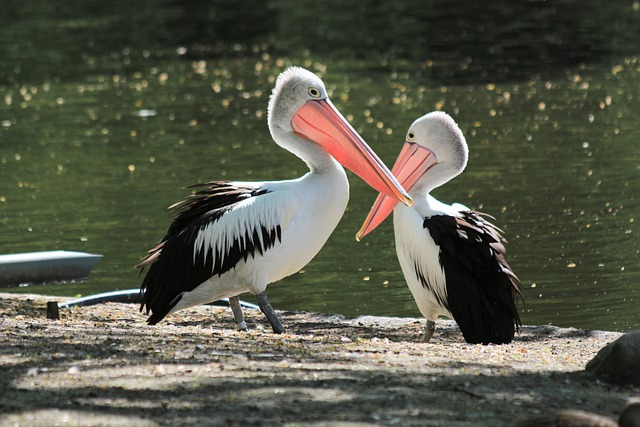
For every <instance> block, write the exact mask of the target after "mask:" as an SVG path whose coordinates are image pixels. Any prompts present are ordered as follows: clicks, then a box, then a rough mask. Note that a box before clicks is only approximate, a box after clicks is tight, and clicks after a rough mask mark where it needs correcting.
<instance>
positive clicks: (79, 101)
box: [0, 0, 640, 331]
mask: <svg viewBox="0 0 640 427" xmlns="http://www.w3.org/2000/svg"><path fill="white" fill-rule="evenodd" d="M183 3H184V4H183ZM379 3H380V2H378V1H373V0H371V1H361V2H357V3H354V4H349V5H345V3H344V2H339V1H337V0H332V1H327V2H312V1H308V0H301V1H298V2H296V4H295V5H292V4H290V2H284V1H272V2H264V1H245V2H240V3H238V2H235V1H217V2H208V1H207V2H204V1H201V2H198V1H194V2H172V1H154V2H152V1H145V2H139V3H138V4H136V7H135V8H133V9H131V5H130V2H124V1H121V0H114V1H111V2H97V1H86V0H82V1H79V0H72V1H64V2H63V1H58V2H51V1H44V0H40V1H29V2H18V1H13V0H9V1H4V2H3V13H2V15H0V24H1V25H0V236H1V237H0V252H2V253H14V252H29V251H37V250H53V249H67V250H80V251H88V252H95V253H101V254H103V255H104V259H103V260H102V262H101V263H100V264H98V266H97V267H96V268H95V269H94V271H93V272H92V274H91V276H90V277H89V279H88V280H87V281H86V282H84V283H71V284H61V285H49V286H31V287H25V288H18V289H13V290H12V291H15V292H35V293H46V294H57V295H87V294H91V293H95V292H101V291H108V290H115V289H128V288H134V287H138V286H139V285H140V282H141V278H139V277H138V274H137V271H135V270H134V269H133V265H134V264H135V263H136V262H137V261H138V260H139V259H140V258H141V257H142V256H143V255H144V254H145V252H146V250H147V249H149V248H150V247H152V246H153V245H155V244H156V243H157V241H158V240H159V239H160V238H161V237H162V236H163V233H164V231H165V230H166V228H167V226H168V224H169V217H168V213H167V211H166V209H165V208H166V207H167V206H169V205H170V204H172V203H173V202H175V201H177V200H179V199H180V198H182V197H183V196H185V195H186V194H187V193H188V191H187V190H184V189H183V187H185V186H187V185H189V184H192V183H195V182H200V181H203V180H212V179H232V180H271V179H288V178H292V177H296V176H300V175H302V174H304V173H305V172H306V170H305V165H304V164H303V163H302V162H301V161H299V160H298V159H297V158H295V157H294V156H293V155H291V154H289V153H287V152H285V151H283V150H281V149H280V148H278V147H277V146H276V145H275V144H274V143H273V142H272V141H271V140H270V137H269V133H268V130H267V125H266V105H267V100H268V96H269V93H270V91H271V88H272V87H273V82H274V80H275V77H276V76H277V75H278V73H279V72H281V71H282V70H283V69H284V68H286V67H287V66H289V65H301V66H304V67H306V68H309V69H311V70H313V71H315V72H317V73H318V74H320V75H321V76H322V77H323V79H324V81H325V83H326V84H327V87H328V88H329V89H330V91H331V92H332V99H333V101H334V103H335V104H336V105H337V106H338V108H339V109H340V110H341V111H342V112H343V113H344V114H345V115H346V116H348V118H349V119H350V120H351V122H352V124H353V125H354V126H355V127H356V129H357V130H358V131H359V132H360V133H361V134H362V135H363V137H364V138H365V139H366V140H367V141H368V142H369V143H370V145H371V146H372V147H373V148H374V149H375V150H376V151H377V152H378V154H379V155H380V157H381V158H382V159H383V160H384V161H385V162H386V163H387V164H389V165H391V164H392V163H393V161H394V159H395V157H396V155H397V153H398V151H399V149H400V146H401V144H402V142H403V138H404V134H405V132H406V129H407V127H408V126H409V125H410V124H411V123H412V122H413V120H414V119H415V118H417V117H418V116H421V115H423V114H425V113H426V112H429V111H432V110H435V109H442V110H444V111H447V112H448V113H450V114H451V115H453V116H454V117H455V118H456V120H457V121H458V123H459V124H460V127H461V128H462V130H463V131H464V133H465V135H466V137H467V141H468V143H469V146H470V156H471V157H470V161H469V165H468V168H467V170H466V172H465V173H464V174H463V175H461V176H460V177H458V178H456V179H455V180H454V181H452V182H450V183H449V184H447V185H446V186H444V187H443V188H440V189H438V190H437V192H436V193H435V195H436V197H438V198H440V199H441V200H442V201H445V202H448V203H452V202H460V203H464V204H466V205H468V206H470V207H472V208H476V209H479V210H482V211H485V212H487V213H490V214H492V215H494V216H495V218H496V220H495V222H496V223H497V224H498V225H499V226H500V227H501V228H502V229H503V230H504V231H505V233H506V236H507V239H508V240H509V245H508V248H507V249H508V251H509V253H508V260H509V262H510V264H511V265H512V267H513V268H514V270H515V271H516V273H517V274H518V275H519V277H520V278H521V279H522V281H523V288H524V289H523V293H524V295H525V297H526V300H527V302H526V305H523V306H521V307H522V311H523V313H522V317H523V321H524V322H525V323H528V324H546V323H552V324H556V325H560V326H575V327H582V328H593V329H596V328H597V329H611V330H621V331H623V330H629V329H632V328H637V327H638V326H639V325H640V320H639V317H638V312H639V310H638V300H639V292H640V291H639V288H638V282H639V281H640V280H639V279H640V261H639V259H640V258H639V253H640V243H639V242H638V238H637V236H638V235H640V224H639V223H640V206H639V204H638V196H637V195H638V194H639V191H640V179H639V178H640V144H639V141H640V119H639V118H638V112H639V111H640V103H639V100H640V52H639V51H638V47H637V46H640V4H639V3H638V2H637V1H635V2H634V1H620V0H613V1H609V2H607V3H606V4H602V3H601V2H596V1H580V2H578V1H568V0H564V1H555V2H539V1H523V2H519V3H517V4H514V2H511V1H506V0H504V1H495V2H491V4H490V5H489V4H486V3H483V2H480V3H478V2H466V1H459V2H456V6H455V7H452V6H451V3H450V2H445V1H444V0H439V1H431V2H417V1H408V2H393V3H384V4H379ZM350 180H351V185H352V196H351V201H350V204H349V208H348V210H347V212H346V213H345V216H344V219H343V221H342V222H341V223H340V225H339V226H338V229H337V230H336V231H335V233H334V235H333V236H332V237H331V239H330V240H329V242H328V243H327V245H326V246H325V247H324V249H323V250H322V252H321V253H320V254H319V255H318V256H317V257H316V258H315V259H314V261H313V262H312V263H311V264H309V265H308V266H307V267H306V268H305V270H304V271H303V272H301V273H300V274H296V275H294V276H292V277H290V278H287V279H285V280H283V281H281V282H279V283H277V284H272V285H271V286H270V287H269V295H270V297H271V299H272V302H273V304H274V306H275V307H277V308H279V309H291V310H313V311H321V312H328V313H342V314H346V315H358V314H378V315H394V316H418V315H419V313H418V310H417V308H416V306H415V303H414V302H413V299H412V297H411V295H410V293H409V291H408V289H407V287H406V285H405V284H404V280H403V277H402V273H401V272H400V269H399V266H398V264H397V260H396V258H395V249H394V246H393V229H392V224H391V222H390V221H389V222H387V223H385V224H384V225H383V226H382V227H380V228H379V229H378V230H376V232H375V233H373V234H372V235H370V236H367V238H366V239H365V241H363V242H361V243H356V241H355V239H354V235H355V233H356V231H357V230H358V228H359V226H360V224H361V223H362V221H363V219H364V217H365V215H366V213H367V212H368V209H369V207H370V204H371V203H372V202H373V200H374V198H375V193H374V191H373V190H371V189H370V188H368V187H367V186H366V184H364V183H363V182H362V181H360V180H359V179H358V178H357V177H355V176H353V175H350ZM245 297H246V299H247V300H249V301H252V297H251V296H248V295H245ZM132 309H133V308H132Z"/></svg>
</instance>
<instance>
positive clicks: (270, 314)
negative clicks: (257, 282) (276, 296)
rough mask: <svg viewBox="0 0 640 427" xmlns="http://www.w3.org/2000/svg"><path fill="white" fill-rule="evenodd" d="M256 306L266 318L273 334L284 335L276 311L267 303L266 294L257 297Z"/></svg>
mask: <svg viewBox="0 0 640 427" xmlns="http://www.w3.org/2000/svg"><path fill="white" fill-rule="evenodd" d="M258 306H259V307H260V310H261V311H262V312H263V313H264V315H265V316H267V320H269V323H271V327H272V328H273V332H274V333H276V334H282V333H284V326H282V322H280V319H279V318H278V315H277V314H276V311H275V310H274V309H273V307H271V303H269V298H267V293H266V292H263V293H261V294H259V295H258Z"/></svg>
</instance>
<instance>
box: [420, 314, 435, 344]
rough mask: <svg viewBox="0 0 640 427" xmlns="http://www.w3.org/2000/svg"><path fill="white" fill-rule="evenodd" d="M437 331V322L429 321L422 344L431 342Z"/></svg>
mask: <svg viewBox="0 0 640 427" xmlns="http://www.w3.org/2000/svg"><path fill="white" fill-rule="evenodd" d="M435 331H436V322H434V321H432V320H429V319H427V329H426V330H425V331H424V335H423V336H422V342H429V341H430V340H431V337H432V336H433V333H434V332H435Z"/></svg>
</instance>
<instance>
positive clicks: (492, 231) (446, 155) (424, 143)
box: [356, 112, 522, 344]
mask: <svg viewBox="0 0 640 427" xmlns="http://www.w3.org/2000/svg"><path fill="white" fill-rule="evenodd" d="M468 152H469V150H468V147H467V143H466V141H465V138H464V136H463V135H462V131H461V130H460V128H459V127H458V125H457V124H456V122H455V121H454V120H453V119H452V118H451V117H450V116H449V115H447V114H446V113H443V112H433V113H429V114H426V115H425V116H422V117H420V118H419V119H417V120H416V121H415V122H413V124H412V125H411V127H410V128H409V131H408V132H407V136H406V141H405V143H404V145H403V147H402V150H401V151H400V154H399V156H398V159H397V160H396V163H395V165H394V166H393V169H392V172H393V173H394V175H395V176H396V177H397V178H398V180H399V181H400V183H401V184H402V185H403V186H404V188H405V189H406V190H407V191H408V192H409V195H410V196H411V197H412V198H413V199H414V201H415V203H414V204H413V206H411V207H405V206H402V205H398V204H397V203H396V201H395V200H394V199H392V198H390V197H387V196H386V194H380V195H379V196H378V198H377V199H376V201H375V202H374V204H373V207H372V208H371V211H370V212H369V215H368V216H367V218H366V219H365V222H364V224H363V225H362V228H361V229H360V231H359V232H358V234H357V235H356V239H357V240H360V239H362V237H364V236H365V235H366V234H367V233H370V232H371V231H372V230H373V229H375V228H376V227H377V226H378V225H379V224H380V223H382V221H384V219H385V218H386V217H387V216H389V214H390V213H391V212H392V211H393V225H394V234H395V241H396V253H397V255H398V260H399V262H400V266H401V268H402V272H403V274H404V277H405V280H406V282H407V285H408V286H409V289H410V290H411V293H412V295H413V298H414V299H415V301H416V304H417V305H418V308H419V310H420V312H421V313H422V315H423V316H424V317H425V318H426V319H427V328H426V331H425V334H424V336H423V338H422V340H423V341H424V342H428V341H429V340H430V339H431V336H432V335H433V333H434V331H435V322H436V319H437V318H438V317H439V316H447V317H450V318H453V319H454V320H455V321H456V322H457V323H458V326H459V327H460V330H461V331H462V334H463V336H464V339H465V340H466V341H467V342H469V343H483V344H489V343H495V344H506V343H510V342H511V341H512V340H513V336H514V330H517V329H518V327H519V326H521V323H520V316H519V315H518V310H517V308H516V305H515V304H516V301H515V299H516V294H518V295H520V297H522V295H521V294H520V289H519V283H520V282H519V280H518V278H517V277H516V276H515V274H514V273H513V271H512V270H511V268H510V267H509V265H508V264H507V262H506V261H505V258H504V255H505V248H504V245H503V243H504V242H505V240H504V238H503V237H502V231H501V230H500V229H498V228H497V227H496V226H495V225H493V224H492V223H490V222H489V221H488V220H487V219H486V215H484V214H481V213H479V212H476V211H473V210H470V209H469V208H467V207H465V206H463V205H461V204H457V203H456V204H453V205H447V204H444V203H442V202H440V201H438V200H436V199H435V198H434V197H432V196H431V195H430V194H429V193H430V192H431V191H432V190H433V189H435V188H437V187H439V186H441V185H443V184H445V183H447V182H448V181H449V180H451V179H452V178H454V177H456V176H457V175H459V174H460V173H462V171H463V170H464V168H465V166H466V164H467V159H468V156H469V155H468Z"/></svg>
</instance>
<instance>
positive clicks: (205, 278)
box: [137, 67, 411, 333]
mask: <svg viewBox="0 0 640 427" xmlns="http://www.w3.org/2000/svg"><path fill="white" fill-rule="evenodd" d="M268 125H269V130H270V132H271V135H272V137H273V139H274V141H275V142H276V143H277V144H278V145H280V146H281V147H282V148H285V149H287V150H288V151H290V152H292V153H293V154H295V155H296V156H298V157H299V158H301V159H302V160H303V161H304V162H305V163H306V164H307V165H308V167H309V169H310V172H309V173H307V174H306V175H304V176H303V177H301V178H298V179H293V180H287V181H268V182H227V181H214V182H208V183H204V184H196V185H195V186H194V187H195V188H196V191H195V192H194V193H193V194H191V195H189V196H187V197H186V198H185V199H184V200H182V201H180V202H178V203H176V204H174V205H173V206H171V207H170V209H172V210H173V211H174V215H175V216H174V219H173V222H172V223H171V225H170V226H169V229H168V231H167V233H166V236H165V237H164V238H163V239H162V241H161V242H160V243H159V244H158V245H157V246H156V247H155V248H153V249H151V250H150V251H149V253H148V254H147V256H146V257H145V258H143V259H142V261H141V262H140V263H139V264H138V265H137V267H139V268H145V267H148V271H147V273H146V276H145V278H144V280H143V282H142V286H141V294H142V303H141V306H140V310H141V311H146V313H147V314H149V313H151V315H150V316H149V318H148V321H147V322H148V323H149V324H155V323H158V322H159V321H161V320H162V319H163V318H164V317H165V316H167V315H169V314H171V313H174V312H176V311H178V310H182V309H185V308H188V307H191V306H194V305H199V304H205V303H209V302H212V301H215V300H218V299H221V298H226V297H229V298H230V303H231V307H232V309H233V312H234V315H235V318H236V322H237V324H238V328H239V329H246V323H245V322H244V317H243V315H242V309H241V308H240V305H239V301H238V295H239V294H241V293H244V292H251V293H253V294H255V295H257V297H258V304H259V306H260V308H261V309H262V311H263V312H264V313H265V315H266V316H267V319H268V320H269V322H270V323H271V326H272V327H273V330H274V332H276V333H281V332H284V327H283V326H282V323H281V322H280V320H279V318H278V316H277V315H276V313H275V311H274V310H273V308H272V307H271V305H270V303H269V300H268V298H267V295H266V288H267V285H268V284H269V283H273V282H275V281H278V280H280V279H282V278H284V277H287V276H289V275H291V274H294V273H296V272H297V271H299V270H300V269H301V268H303V267H304V266H305V265H306V264H307V263H308V262H309V261H311V259H312V258H313V257H314V256H315V255H316V254H317V253H318V252H319V251H320V249H321V248H322V246H323V245H324V244H325V242H326V241H327V239H328V238H329V236H330V234H331V233H332V232H333V230H334V229H335V227H336V226H337V224H338V222H339V221H340V218H341V217H342V215H343V213H344V211H345V208H346V206H347V202H348V200H349V183H348V181H347V176H346V174H345V171H344V169H343V168H342V166H341V165H340V164H342V165H344V166H346V167H347V168H349V169H350V170H352V171H353V172H354V173H356V174H357V175H359V176H360V177H361V178H363V179H364V180H365V181H366V182H367V183H369V185H371V186H372V187H373V188H375V189H376V190H378V191H382V192H384V193H385V194H388V195H389V196H390V197H392V198H394V199H397V200H400V201H402V202H403V203H411V199H410V197H409V196H408V195H407V193H406V192H405V191H404V190H403V189H402V187H401V186H400V184H399V183H398V182H397V181H396V179H395V178H394V176H393V175H392V174H391V172H390V171H389V170H388V169H387V168H386V167H385V166H384V163H382V161H381V160H380V159H379V158H378V157H377V156H376V154H375V153H374V152H373V151H372V150H371V148H369V147H368V146H367V144H366V143H365V142H364V140H363V139H362V138H361V137H360V135H358V133H357V132H356V131H355V130H354V129H353V128H352V127H351V125H350V124H349V123H348V122H347V120H346V119H345V118H344V117H343V116H342V115H341V114H340V112H339V111H338V110H337V109H336V108H335V107H334V106H333V104H332V103H331V101H330V100H329V98H328V96H327V91H326V89H325V86H324V84H323V82H322V80H320V79H319V78H318V77H317V76H316V75H314V74H313V73H311V72H309V71H307V70H304V69H302V68H297V67H292V68H290V69H288V70H286V71H284V72H283V73H282V74H281V75H280V76H279V77H278V79H277V81H276V85H275V88H274V90H273V93H272V95H271V97H270V100H269V108H268Z"/></svg>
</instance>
